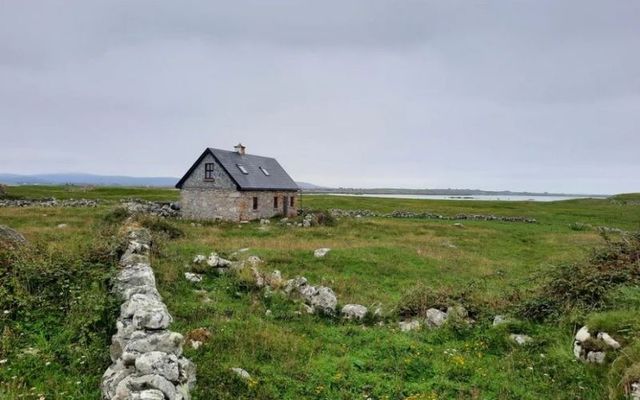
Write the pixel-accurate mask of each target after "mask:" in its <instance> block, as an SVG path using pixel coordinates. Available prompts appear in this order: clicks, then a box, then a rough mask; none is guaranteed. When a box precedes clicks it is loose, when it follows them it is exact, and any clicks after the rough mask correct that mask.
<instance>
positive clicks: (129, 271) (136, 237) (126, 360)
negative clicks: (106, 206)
mask: <svg viewBox="0 0 640 400" xmlns="http://www.w3.org/2000/svg"><path fill="white" fill-rule="evenodd" d="M150 248H151V235H150V233H149V231H148V230H146V229H143V228H137V227H129V228H128V230H127V250H126V252H125V254H124V255H123V256H122V258H121V260H120V267H121V269H120V272H119V274H118V275H117V277H116V280H115V285H114V291H115V293H116V295H117V296H119V297H120V298H121V300H122V301H123V303H122V305H121V308H120V316H119V317H118V320H117V322H116V327H117V332H116V334H115V335H113V337H112V344H111V348H110V353H111V360H112V362H113V363H112V364H111V366H110V367H109V368H108V369H107V371H106V372H105V373H104V375H103V378H102V387H101V389H102V398H103V399H104V400H125V399H131V400H134V399H138V400H188V399H190V394H189V392H190V390H191V389H192V388H193V386H194V384H195V380H196V377H195V366H194V364H193V363H192V362H191V361H189V360H188V359H186V358H185V357H183V356H182V343H183V337H182V335H181V334H179V333H177V332H172V331H170V330H169V325H170V324H171V322H172V317H171V315H170V314H169V311H168V310H167V307H166V305H165V304H164V303H163V302H162V298H161V297H160V293H158V290H157V289H156V282H155V276H154V273H153V270H152V269H151V265H150V262H149V251H150Z"/></svg>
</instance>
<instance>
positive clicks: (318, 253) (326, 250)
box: [313, 247, 331, 258]
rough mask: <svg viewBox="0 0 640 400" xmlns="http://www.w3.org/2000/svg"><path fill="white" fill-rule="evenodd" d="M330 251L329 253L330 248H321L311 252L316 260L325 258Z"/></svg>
mask: <svg viewBox="0 0 640 400" xmlns="http://www.w3.org/2000/svg"><path fill="white" fill-rule="evenodd" d="M330 251H331V249H330V248H328V247H322V248H320V249H316V250H315V251H314V252H313V256H314V257H316V258H322V257H324V256H326V255H327V254H328V253H329V252H330Z"/></svg>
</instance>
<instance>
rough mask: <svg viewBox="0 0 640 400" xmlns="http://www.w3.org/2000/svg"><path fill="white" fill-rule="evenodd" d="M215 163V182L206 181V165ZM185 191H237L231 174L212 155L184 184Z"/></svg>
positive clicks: (206, 158)
mask: <svg viewBox="0 0 640 400" xmlns="http://www.w3.org/2000/svg"><path fill="white" fill-rule="evenodd" d="M207 163H213V164H214V166H213V177H214V179H213V180H205V179H204V176H205V166H204V165H205V164H207ZM182 188H183V189H205V188H207V189H234V190H235V189H236V184H235V182H233V180H232V179H231V177H230V176H229V174H227V172H226V171H225V170H224V168H222V165H220V164H219V163H218V162H217V161H216V160H215V158H213V156H212V155H211V154H207V155H206V156H205V157H204V158H203V159H202V161H200V164H198V166H197V167H196V168H195V169H194V170H193V172H192V173H191V175H190V176H189V177H188V178H187V180H186V181H185V182H184V184H183V186H182Z"/></svg>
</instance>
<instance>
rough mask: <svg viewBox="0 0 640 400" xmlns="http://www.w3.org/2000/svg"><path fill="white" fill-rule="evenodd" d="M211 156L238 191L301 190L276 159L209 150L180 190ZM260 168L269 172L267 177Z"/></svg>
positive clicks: (196, 163) (189, 173)
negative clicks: (241, 167)
mask: <svg viewBox="0 0 640 400" xmlns="http://www.w3.org/2000/svg"><path fill="white" fill-rule="evenodd" d="M207 154H211V155H212V156H213V157H214V158H215V159H216V161H218V163H220V165H222V168H224V170H225V171H226V172H227V173H228V174H229V176H231V179H233V181H234V182H235V183H236V185H237V186H238V190H299V188H298V185H297V184H296V183H295V182H294V181H293V179H291V177H290V176H289V174H287V172H286V171H285V170H284V168H282V166H281V165H280V164H279V163H278V161H277V160H276V159H275V158H271V157H262V156H255V155H253V154H239V153H238V152H235V151H227V150H220V149H214V148H208V149H206V150H205V151H204V153H202V155H201V156H200V157H199V158H198V160H197V161H196V162H195V163H194V164H193V166H192V167H191V168H190V169H189V171H187V173H186V174H185V175H184V176H183V177H182V179H180V181H179V182H178V183H177V184H176V187H177V188H178V189H180V188H182V184H183V183H184V181H186V180H187V178H188V177H189V175H191V173H192V172H193V170H194V169H195V168H196V167H197V166H198V164H199V163H200V162H201V161H202V159H203V158H204V157H205V156H206V155H207ZM238 165H242V166H243V167H244V168H245V169H246V171H247V172H248V174H244V173H242V171H241V170H240V168H238ZM260 167H262V168H264V169H266V170H267V171H268V172H269V176H267V175H265V174H264V173H263V172H262V171H261V170H260Z"/></svg>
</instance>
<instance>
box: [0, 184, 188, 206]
mask: <svg viewBox="0 0 640 400" xmlns="http://www.w3.org/2000/svg"><path fill="white" fill-rule="evenodd" d="M6 189H7V197H8V198H14V199H44V198H51V197H54V198H56V199H58V200H66V199H91V200H95V199H99V200H104V201H106V202H114V201H119V200H121V199H126V198H131V197H133V198H137V199H142V200H150V201H176V200H178V197H179V191H178V190H174V189H166V188H130V187H105V186H76V185H65V186H47V185H23V186H8V187H6Z"/></svg>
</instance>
